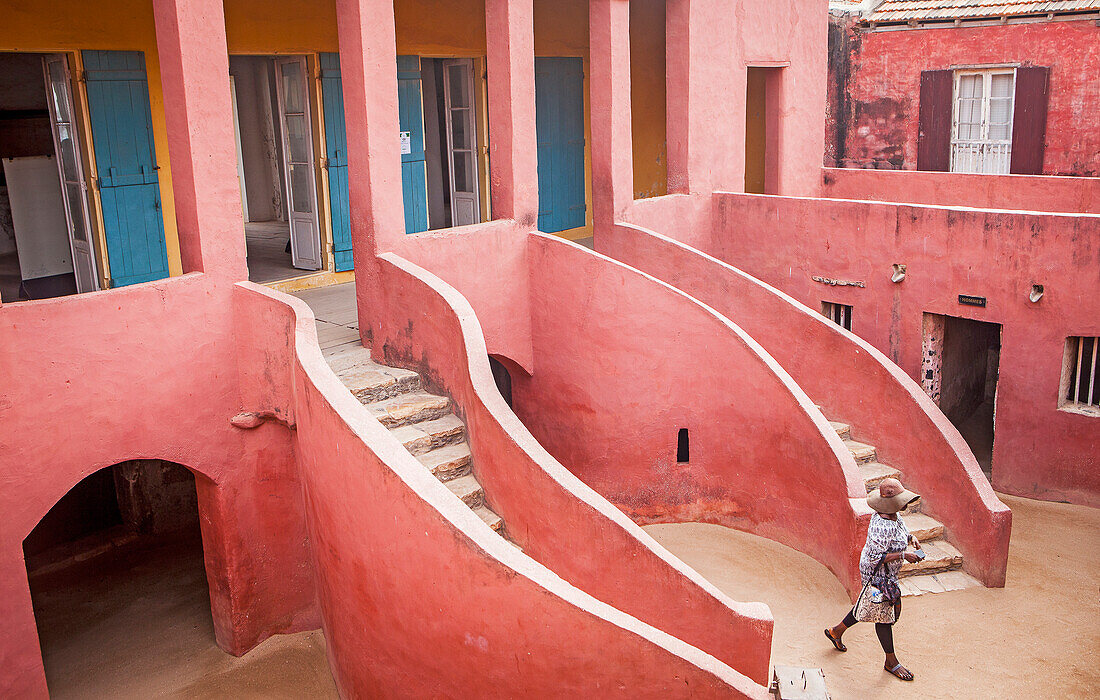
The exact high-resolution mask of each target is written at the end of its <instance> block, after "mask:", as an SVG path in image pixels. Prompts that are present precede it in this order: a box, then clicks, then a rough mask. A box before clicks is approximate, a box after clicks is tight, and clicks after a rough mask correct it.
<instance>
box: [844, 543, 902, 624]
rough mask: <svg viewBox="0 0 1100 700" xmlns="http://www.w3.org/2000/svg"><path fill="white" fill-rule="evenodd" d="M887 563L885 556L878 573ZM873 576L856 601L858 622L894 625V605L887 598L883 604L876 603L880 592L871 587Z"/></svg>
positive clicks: (876, 569)
mask: <svg viewBox="0 0 1100 700" xmlns="http://www.w3.org/2000/svg"><path fill="white" fill-rule="evenodd" d="M885 563H886V556H885V555H883V557H882V559H881V560H880V561H879V563H878V566H876V567H875V571H876V572H877V571H878V569H879V567H880V566H882V565H883V564H885ZM873 578H874V576H873V575H872V576H871V577H870V578H868V580H867V583H866V584H864V586H863V590H862V591H860V592H859V598H857V599H856V605H855V612H854V613H853V614H854V616H855V618H856V620H857V621H859V622H879V623H884V624H887V625H892V624H894V620H895V617H894V603H893V602H892V601H889V600H887V599H885V598H881V600H882V602H880V603H876V602H875V601H874V598H875V597H876V596H875V595H874V594H875V592H878V588H876V587H874V586H872V585H871V579H873Z"/></svg>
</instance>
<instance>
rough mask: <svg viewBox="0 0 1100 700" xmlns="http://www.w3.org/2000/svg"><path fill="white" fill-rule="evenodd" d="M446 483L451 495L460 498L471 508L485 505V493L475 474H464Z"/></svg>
mask: <svg viewBox="0 0 1100 700" xmlns="http://www.w3.org/2000/svg"><path fill="white" fill-rule="evenodd" d="M444 483H445V484H446V486H447V488H449V489H450V490H451V493H453V494H454V495H456V496H458V497H459V499H461V500H462V502H463V503H465V504H466V505H468V506H469V507H471V508H477V507H478V506H480V505H482V504H484V503H485V491H484V490H483V489H482V488H481V484H480V483H478V480H477V479H475V478H474V475H473V474H464V475H463V476H460V477H457V478H455V479H451V480H450V481H446V482H444Z"/></svg>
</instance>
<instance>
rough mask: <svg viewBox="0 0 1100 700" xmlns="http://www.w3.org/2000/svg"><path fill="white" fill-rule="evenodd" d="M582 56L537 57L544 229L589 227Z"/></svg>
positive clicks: (537, 122) (537, 124)
mask: <svg viewBox="0 0 1100 700" xmlns="http://www.w3.org/2000/svg"><path fill="white" fill-rule="evenodd" d="M582 66H583V64H582V62H581V59H580V58H539V57H536V58H535V132H536V138H537V141H538V179H539V219H538V227H539V230H540V231H545V232H547V233H554V232H557V231H565V230H567V229H571V228H578V227H580V226H584V225H585V209H586V204H585V192H584V189H585V187H584V185H585V182H584V180H585V168H584V73H583V70H582Z"/></svg>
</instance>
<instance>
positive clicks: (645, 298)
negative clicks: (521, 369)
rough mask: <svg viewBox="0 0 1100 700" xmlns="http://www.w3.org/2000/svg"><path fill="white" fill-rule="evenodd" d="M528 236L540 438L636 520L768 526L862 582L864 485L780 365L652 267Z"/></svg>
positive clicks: (520, 381) (852, 584)
mask: <svg viewBox="0 0 1100 700" xmlns="http://www.w3.org/2000/svg"><path fill="white" fill-rule="evenodd" d="M597 235H599V234H597ZM528 245H529V252H528V258H529V264H530V294H531V297H530V304H531V327H532V337H533V348H534V368H535V369H534V371H533V373H532V374H531V375H530V376H521V377H513V397H514V401H515V407H516V413H517V414H518V415H519V416H520V418H521V419H522V420H523V421H524V424H525V425H526V426H527V427H528V428H529V429H530V430H531V432H532V433H533V434H534V436H535V437H536V438H537V439H538V440H539V442H540V444H542V445H543V446H544V447H545V448H546V449H547V450H548V451H549V452H550V453H551V454H553V455H554V456H555V457H556V458H557V459H558V460H559V461H560V462H561V463H562V464H564V465H565V466H566V467H567V468H568V469H569V470H570V471H571V472H573V473H574V474H576V475H577V476H578V477H580V478H581V479H582V480H583V481H584V482H585V483H587V484H588V485H589V486H591V487H592V488H593V489H595V490H596V491H598V492H599V493H601V494H602V495H604V496H605V497H606V498H608V499H609V500H610V501H611V502H612V503H614V504H616V505H617V506H619V507H620V508H622V509H623V510H624V511H625V512H626V513H627V514H629V515H630V516H631V517H632V518H633V519H634V520H635V521H637V522H640V523H652V522H676V521H703V522H715V523H719V524H722V525H726V526H729V527H735V528H738V529H741V530H745V531H748V532H752V533H755V534H758V535H762V536H765V537H768V538H771V539H774V540H777V541H780V542H783V543H785V544H788V545H789V546H791V547H794V548H796V549H799V550H800V551H802V552H805V553H807V554H809V555H810V556H813V557H815V558H816V559H818V560H819V561H821V562H822V563H823V564H825V565H826V566H828V567H829V568H830V569H831V570H832V571H833V572H834V573H835V574H836V575H837V576H838V578H839V579H840V580H841V582H842V583H844V585H845V586H846V587H847V588H848V589H849V590H854V589H857V588H858V578H859V577H858V571H857V568H856V560H857V558H858V550H859V546H860V545H861V544H862V540H863V537H864V530H865V524H863V523H862V521H861V517H862V515H864V514H869V511H866V509H865V507H863V506H862V505H861V503H862V500H863V495H864V494H865V491H864V490H863V488H862V482H861V481H860V480H859V477H858V474H857V472H856V466H855V462H854V460H853V459H852V456H851V454H850V453H849V452H848V451H847V449H846V448H845V447H844V445H843V443H842V442H841V441H840V439H839V438H838V437H837V435H836V432H835V431H833V430H832V429H831V428H830V427H829V425H828V423H827V422H826V421H825V419H824V418H823V417H822V416H821V414H820V413H819V412H817V411H816V410H815V409H814V408H813V403H812V401H811V400H810V399H809V398H808V397H807V396H806V395H805V393H803V392H802V390H801V389H799V388H798V386H797V385H796V384H795V383H794V381H793V380H792V379H791V378H790V376H789V375H787V373H786V372H785V371H783V369H782V368H781V367H779V365H778V363H776V362H775V361H774V360H773V359H772V358H771V357H770V356H768V354H767V353H766V352H764V351H763V349H762V348H760V346H759V345H757V344H756V343H755V342H754V341H753V340H752V339H751V338H749V337H748V336H747V335H746V334H744V333H743V332H742V331H741V330H740V329H739V328H737V327H736V326H734V325H733V324H731V323H730V322H729V321H728V320H727V319H724V318H722V317H721V316H719V315H718V314H716V313H714V311H713V310H711V309H709V308H707V307H705V306H704V305H702V304H700V303H699V302H698V301H696V300H694V299H692V298H690V297H688V296H687V295H685V294H683V293H682V292H679V291H677V290H675V289H672V288H671V287H669V286H668V285H665V284H663V283H661V282H659V281H657V280H655V279H653V278H652V277H648V276H647V275H644V274H641V273H639V272H638V271H636V270H633V269H631V268H628V267H626V266H624V265H622V264H619V263H617V262H615V261H613V260H610V259H608V258H606V257H603V256H601V255H597V254H595V253H593V252H591V251H589V250H587V249H585V248H582V247H580V246H576V245H573V244H570V243H567V242H565V241H562V240H560V239H557V238H554V237H552V236H546V235H542V234H533V235H531V236H530V237H529V242H528ZM681 428H687V429H688V431H689V433H688V434H689V443H690V448H689V449H690V459H689V461H688V462H686V463H677V439H678V432H679V430H680V429H681ZM864 511H866V513H865V512H864Z"/></svg>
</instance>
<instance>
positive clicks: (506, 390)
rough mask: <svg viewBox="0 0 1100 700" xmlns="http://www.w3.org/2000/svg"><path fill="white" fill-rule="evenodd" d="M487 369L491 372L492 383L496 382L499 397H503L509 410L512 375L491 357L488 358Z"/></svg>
mask: <svg viewBox="0 0 1100 700" xmlns="http://www.w3.org/2000/svg"><path fill="white" fill-rule="evenodd" d="M489 367H490V368H491V369H492V370H493V381H495V382H496V385H497V389H498V390H499V391H500V395H501V396H503V397H504V402H505V403H507V404H508V407H509V408H511V406H512V375H511V374H510V373H509V372H508V368H507V367H505V366H504V363H502V362H501V361H500V360H498V359H497V358H495V357H493V356H492V355H490V356H489Z"/></svg>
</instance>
